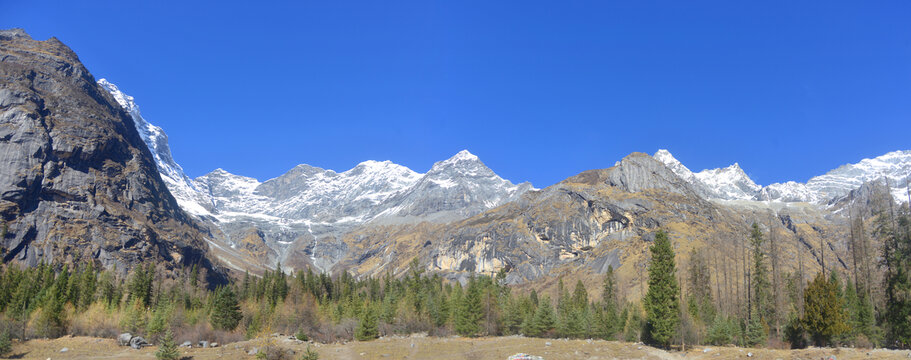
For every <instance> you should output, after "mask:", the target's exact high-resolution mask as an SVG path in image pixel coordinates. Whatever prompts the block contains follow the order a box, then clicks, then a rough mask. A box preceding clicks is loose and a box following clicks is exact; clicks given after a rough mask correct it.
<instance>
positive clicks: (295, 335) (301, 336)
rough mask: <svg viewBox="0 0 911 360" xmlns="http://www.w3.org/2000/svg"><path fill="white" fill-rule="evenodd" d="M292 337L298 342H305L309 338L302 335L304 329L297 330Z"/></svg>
mask: <svg viewBox="0 0 911 360" xmlns="http://www.w3.org/2000/svg"><path fill="white" fill-rule="evenodd" d="M294 337H295V338H297V339H298V340H300V341H307V340H309V338H307V334H306V333H304V329H300V330H297V333H295V334H294Z"/></svg>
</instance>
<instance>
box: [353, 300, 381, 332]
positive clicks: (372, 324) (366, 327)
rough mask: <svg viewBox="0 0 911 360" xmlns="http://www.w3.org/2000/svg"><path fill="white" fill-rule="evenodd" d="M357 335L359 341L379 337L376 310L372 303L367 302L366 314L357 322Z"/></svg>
mask: <svg viewBox="0 0 911 360" xmlns="http://www.w3.org/2000/svg"><path fill="white" fill-rule="evenodd" d="M355 337H356V338H357V339H358V340H359V341H369V340H373V339H376V338H378V337H379V328H378V327H377V316H376V310H375V309H374V306H373V305H372V304H367V306H366V309H364V315H363V316H361V321H360V322H358V324H357V330H356V331H355Z"/></svg>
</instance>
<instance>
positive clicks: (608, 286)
mask: <svg viewBox="0 0 911 360" xmlns="http://www.w3.org/2000/svg"><path fill="white" fill-rule="evenodd" d="M601 305H602V308H603V312H602V314H603V315H601V317H596V319H597V320H598V321H597V328H598V329H597V332H598V334H599V337H601V338H602V339H605V340H607V339H611V338H613V337H614V335H615V334H617V332H619V331H620V330H622V327H623V326H622V324H621V323H620V322H621V321H620V320H621V319H620V314H619V310H618V308H619V306H618V304H617V279H616V277H615V275H614V267H613V265H608V266H607V273H605V274H604V288H603V293H602V295H601Z"/></svg>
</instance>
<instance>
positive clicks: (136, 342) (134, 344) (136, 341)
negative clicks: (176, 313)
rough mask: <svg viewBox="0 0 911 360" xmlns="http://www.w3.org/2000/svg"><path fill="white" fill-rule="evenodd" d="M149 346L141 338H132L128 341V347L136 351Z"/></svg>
mask: <svg viewBox="0 0 911 360" xmlns="http://www.w3.org/2000/svg"><path fill="white" fill-rule="evenodd" d="M149 345H151V344H149V342H148V341H146V339H143V338H142V336H134V337H133V338H132V339H130V347H131V348H134V349H136V350H139V349H142V347H143V346H149Z"/></svg>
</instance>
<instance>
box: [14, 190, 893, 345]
mask: <svg viewBox="0 0 911 360" xmlns="http://www.w3.org/2000/svg"><path fill="white" fill-rule="evenodd" d="M748 234H749V235H748V238H747V239H745V240H746V242H745V243H748V244H749V250H748V251H749V256H748V258H749V261H748V262H747V263H748V264H749V269H748V271H747V273H748V274H749V275H748V277H747V279H748V281H747V283H746V286H745V287H746V288H747V289H748V290H747V291H743V292H741V293H743V296H742V297H741V299H739V301H737V302H735V303H733V304H731V303H727V304H725V305H724V306H722V305H721V301H719V299H716V297H718V296H716V295H714V294H718V293H721V292H720V291H719V289H717V286H718V285H717V284H719V283H721V282H718V281H715V282H714V284H715V285H713V281H712V276H713V275H712V274H713V272H712V271H710V267H709V264H708V261H707V260H706V259H703V258H700V257H699V256H695V255H694V256H692V257H691V259H690V261H689V262H688V266H686V268H678V267H677V264H676V262H675V257H676V255H675V254H674V250H673V246H672V244H671V241H670V240H669V238H668V236H667V234H665V233H664V232H661V231H659V232H658V233H657V234H656V236H655V241H654V242H653V243H652V245H651V248H650V250H651V257H650V260H649V266H648V284H647V285H648V289H647V292H646V293H645V296H644V297H643V298H642V299H641V300H638V301H628V300H621V297H620V296H619V295H618V281H617V279H616V275H615V273H614V271H613V269H610V270H608V271H607V273H606V274H604V275H603V279H602V281H601V282H602V283H603V286H601V287H600V288H597V289H586V288H585V286H584V285H583V284H582V282H581V281H579V282H577V283H576V284H563V283H562V281H561V282H560V285H559V287H558V290H557V291H556V292H555V294H552V296H546V295H543V294H538V293H536V292H535V291H533V290H531V291H518V289H516V288H513V287H511V286H507V285H505V284H504V279H505V272H502V271H501V272H500V273H499V274H497V275H495V276H487V275H476V276H471V277H470V279H469V280H468V281H467V282H466V283H465V284H461V283H459V282H453V281H447V280H444V279H443V278H441V277H440V276H439V275H436V274H430V273H426V272H424V271H423V270H421V269H422V268H421V266H420V263H419V261H418V260H417V259H415V260H414V261H412V265H411V268H410V270H409V271H407V273H405V274H404V275H401V276H398V277H393V276H391V275H386V276H383V277H380V278H364V279H355V278H354V277H352V276H350V275H348V274H346V273H341V274H339V275H337V276H329V275H327V274H315V273H313V272H311V271H298V272H297V273H295V274H285V273H283V272H281V271H274V272H266V273H265V274H264V275H263V276H261V277H259V276H253V275H250V274H246V275H245V276H243V277H242V278H241V279H238V280H237V281H235V282H232V283H230V284H228V285H225V286H219V287H216V288H214V289H208V288H209V286H208V285H207V284H202V283H200V282H199V281H198V280H197V279H201V278H204V276H201V275H200V274H199V273H198V271H197V270H196V269H195V268H194V269H190V270H188V271H185V272H184V274H183V275H181V276H180V278H178V279H166V277H165V276H162V272H163V270H162V269H156V267H155V265H153V264H151V263H149V264H147V265H146V266H140V267H138V268H136V269H133V271H130V272H129V273H128V274H127V275H124V276H118V275H116V274H119V272H117V271H116V269H115V270H113V271H106V270H101V269H98V268H96V267H95V266H93V265H92V264H83V265H80V266H75V267H72V266H64V265H59V264H41V265H40V266H37V267H33V268H25V269H22V268H19V267H18V266H13V265H8V266H4V268H3V269H2V274H0V313H2V315H0V332H2V333H0V351H9V346H10V345H9V344H10V339H16V338H18V339H28V338H34V337H58V336H62V335H65V334H73V335H88V336H100V337H116V336H117V334H119V333H121V332H131V333H133V334H141V335H144V336H145V337H146V338H147V339H150V340H151V341H152V342H153V343H154V342H155V341H157V340H158V339H159V338H160V337H161V336H162V335H163V334H164V333H165V332H166V331H167V330H170V332H172V333H173V334H175V335H174V336H175V338H176V339H177V340H178V341H183V340H190V341H196V340H200V339H208V340H216V341H220V342H222V343H226V342H230V341H235V340H241V339H243V338H255V337H258V336H261V335H268V334H272V333H284V334H295V335H296V336H297V337H298V338H300V339H306V338H309V339H313V340H315V341H321V342H332V341H338V340H349V339H357V340H371V339H375V338H377V337H379V336H384V335H390V334H409V333H416V332H426V333H428V334H429V335H438V336H446V335H451V334H458V335H461V336H497V335H513V334H521V335H524V336H532V337H559V338H600V339H615V340H624V341H644V342H647V343H651V344H654V345H656V346H661V347H674V346H676V345H690V344H715V345H727V344H734V345H740V346H759V347H762V346H774V347H779V346H790V347H794V348H798V347H804V346H807V345H809V344H815V345H820V346H858V347H872V346H879V347H895V348H907V347H909V345H911V218H909V211H908V208H907V207H903V208H899V209H895V210H893V211H890V212H883V213H882V214H880V215H879V216H878V217H877V218H876V219H875V221H874V222H873V229H871V234H872V236H874V237H875V239H876V240H877V243H879V244H881V246H879V248H878V249H876V252H875V253H873V251H871V252H870V254H867V256H868V257H869V259H861V261H860V263H864V262H865V261H866V262H870V263H871V265H870V267H871V268H872V269H873V270H872V271H873V272H875V273H877V274H878V276H870V275H869V271H868V274H867V275H865V274H864V271H858V269H859V268H860V267H859V266H855V267H854V269H850V270H851V271H846V270H844V269H843V270H841V271H837V270H829V271H828V272H826V271H825V270H823V271H822V272H819V273H817V274H799V273H797V272H792V273H782V274H776V273H775V272H774V271H773V270H772V269H773V268H774V267H773V266H770V262H771V259H770V257H769V256H768V254H767V250H766V249H767V248H768V246H766V244H765V243H766V240H765V238H766V236H765V234H763V233H762V231H761V230H760V228H759V227H758V226H757V225H755V224H754V225H753V227H752V229H751V231H749V232H748ZM856 263H857V259H856V258H855V264H856ZM277 269H281V267H280V266H278V267H277ZM822 269H826V267H825V266H823V267H822ZM861 270H863V269H861ZM716 276H717V275H716ZM776 277H777V278H776ZM871 279H880V280H877V281H872V280H871ZM681 281H685V282H686V285H687V286H686V291H681V286H680V284H679V282H681ZM775 284H778V286H774V285H775ZM592 299H595V300H594V301H592Z"/></svg>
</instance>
